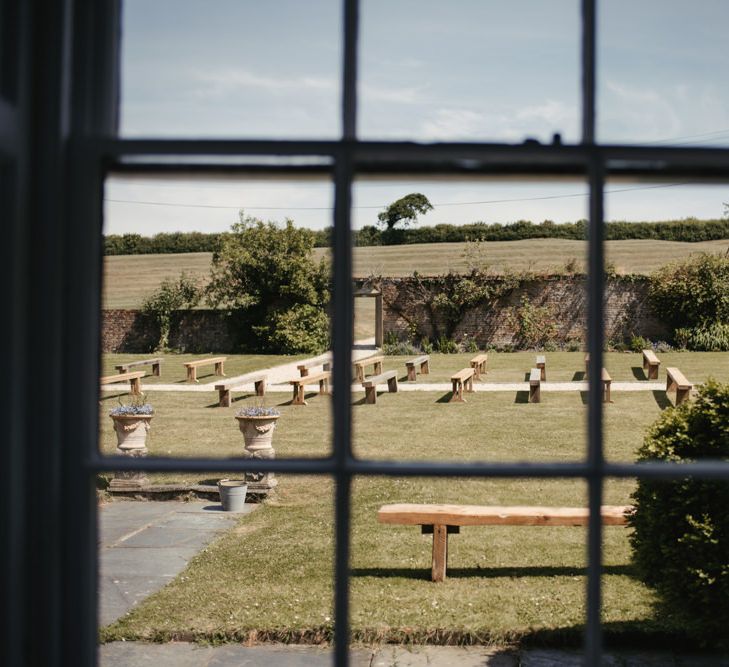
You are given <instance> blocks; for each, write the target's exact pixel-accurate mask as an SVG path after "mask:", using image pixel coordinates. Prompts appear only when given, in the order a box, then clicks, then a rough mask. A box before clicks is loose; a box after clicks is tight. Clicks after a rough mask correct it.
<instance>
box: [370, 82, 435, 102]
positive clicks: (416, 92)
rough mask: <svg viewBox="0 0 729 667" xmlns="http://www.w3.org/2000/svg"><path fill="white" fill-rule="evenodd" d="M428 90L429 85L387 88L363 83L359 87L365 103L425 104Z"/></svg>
mask: <svg viewBox="0 0 729 667" xmlns="http://www.w3.org/2000/svg"><path fill="white" fill-rule="evenodd" d="M426 89H427V85H423V86H412V87H410V88H404V87H402V86H397V87H394V88H387V87H383V86H377V85H373V84H371V83H364V82H363V83H361V84H360V85H359V94H360V96H361V98H362V101H363V102H364V103H370V102H390V103H394V104H422V103H423V102H424V97H423V93H424V91H425V90H426Z"/></svg>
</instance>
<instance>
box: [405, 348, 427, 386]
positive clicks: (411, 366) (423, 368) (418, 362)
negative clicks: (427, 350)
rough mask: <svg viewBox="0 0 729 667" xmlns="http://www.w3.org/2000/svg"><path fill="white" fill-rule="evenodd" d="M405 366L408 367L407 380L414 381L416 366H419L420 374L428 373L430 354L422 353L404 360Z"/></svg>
mask: <svg viewBox="0 0 729 667" xmlns="http://www.w3.org/2000/svg"><path fill="white" fill-rule="evenodd" d="M405 366H406V367H407V369H408V382H415V381H416V380H417V370H416V369H415V367H416V366H420V374H421V375H428V374H429V373H430V355H427V354H424V355H422V356H420V357H415V358H414V359H410V360H409V361H406V362H405Z"/></svg>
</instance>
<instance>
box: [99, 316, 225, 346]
mask: <svg viewBox="0 0 729 667" xmlns="http://www.w3.org/2000/svg"><path fill="white" fill-rule="evenodd" d="M101 315H102V318H101V350H102V352H132V353H147V352H152V351H153V350H154V348H155V347H156V345H157V341H158V340H159V328H158V327H157V325H156V324H155V322H154V320H153V319H152V318H150V317H149V316H147V315H144V314H143V313H141V312H140V311H138V310H104V311H102V314H101ZM170 347H172V348H175V349H179V350H181V351H184V352H195V353H202V352H230V351H231V350H232V349H233V342H232V338H231V336H230V334H229V333H228V326H227V316H226V313H223V312H219V311H212V310H188V311H184V310H183V311H178V312H176V313H174V314H173V316H172V327H171V330H170Z"/></svg>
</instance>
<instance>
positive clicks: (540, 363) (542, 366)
mask: <svg viewBox="0 0 729 667" xmlns="http://www.w3.org/2000/svg"><path fill="white" fill-rule="evenodd" d="M535 366H536V367H537V368H538V369H539V371H540V373H541V378H542V382H546V381H547V357H545V356H544V355H543V354H540V355H537V361H536V363H535Z"/></svg>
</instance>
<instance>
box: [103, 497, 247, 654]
mask: <svg viewBox="0 0 729 667" xmlns="http://www.w3.org/2000/svg"><path fill="white" fill-rule="evenodd" d="M257 507H258V505H253V504H246V507H245V509H244V511H243V512H238V513H234V512H223V511H221V508H220V505H219V504H217V503H215V504H211V503H210V502H209V501H202V502H177V501H167V502H154V503H144V502H129V501H119V502H114V503H108V504H105V505H102V506H101V507H100V509H99V624H100V625H108V624H109V623H113V622H114V621H115V620H117V619H118V618H120V617H121V616H123V615H124V614H126V613H127V612H128V611H129V610H130V609H131V608H132V607H134V606H135V605H137V604H139V602H141V601H142V600H144V599H145V598H146V597H148V596H149V595H151V594H152V593H154V592H156V591H158V590H159V589H160V588H162V587H163V586H165V585H167V584H168V583H169V582H170V581H172V579H174V578H175V577H176V576H177V575H178V574H179V573H180V572H182V570H184V569H185V567H186V566H187V564H188V562H189V561H190V559H192V558H193V557H194V556H195V555H196V554H197V553H199V551H200V550H201V549H204V548H205V546H206V545H207V544H209V543H210V542H211V541H213V540H214V539H215V538H216V537H218V536H219V535H220V534H222V533H223V532H224V531H226V530H228V529H229V528H231V527H232V526H233V525H235V523H236V522H237V521H239V520H241V519H242V517H243V516H244V515H245V514H248V513H250V512H251V511H253V510H254V509H255V508H257ZM176 650H183V649H176Z"/></svg>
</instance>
